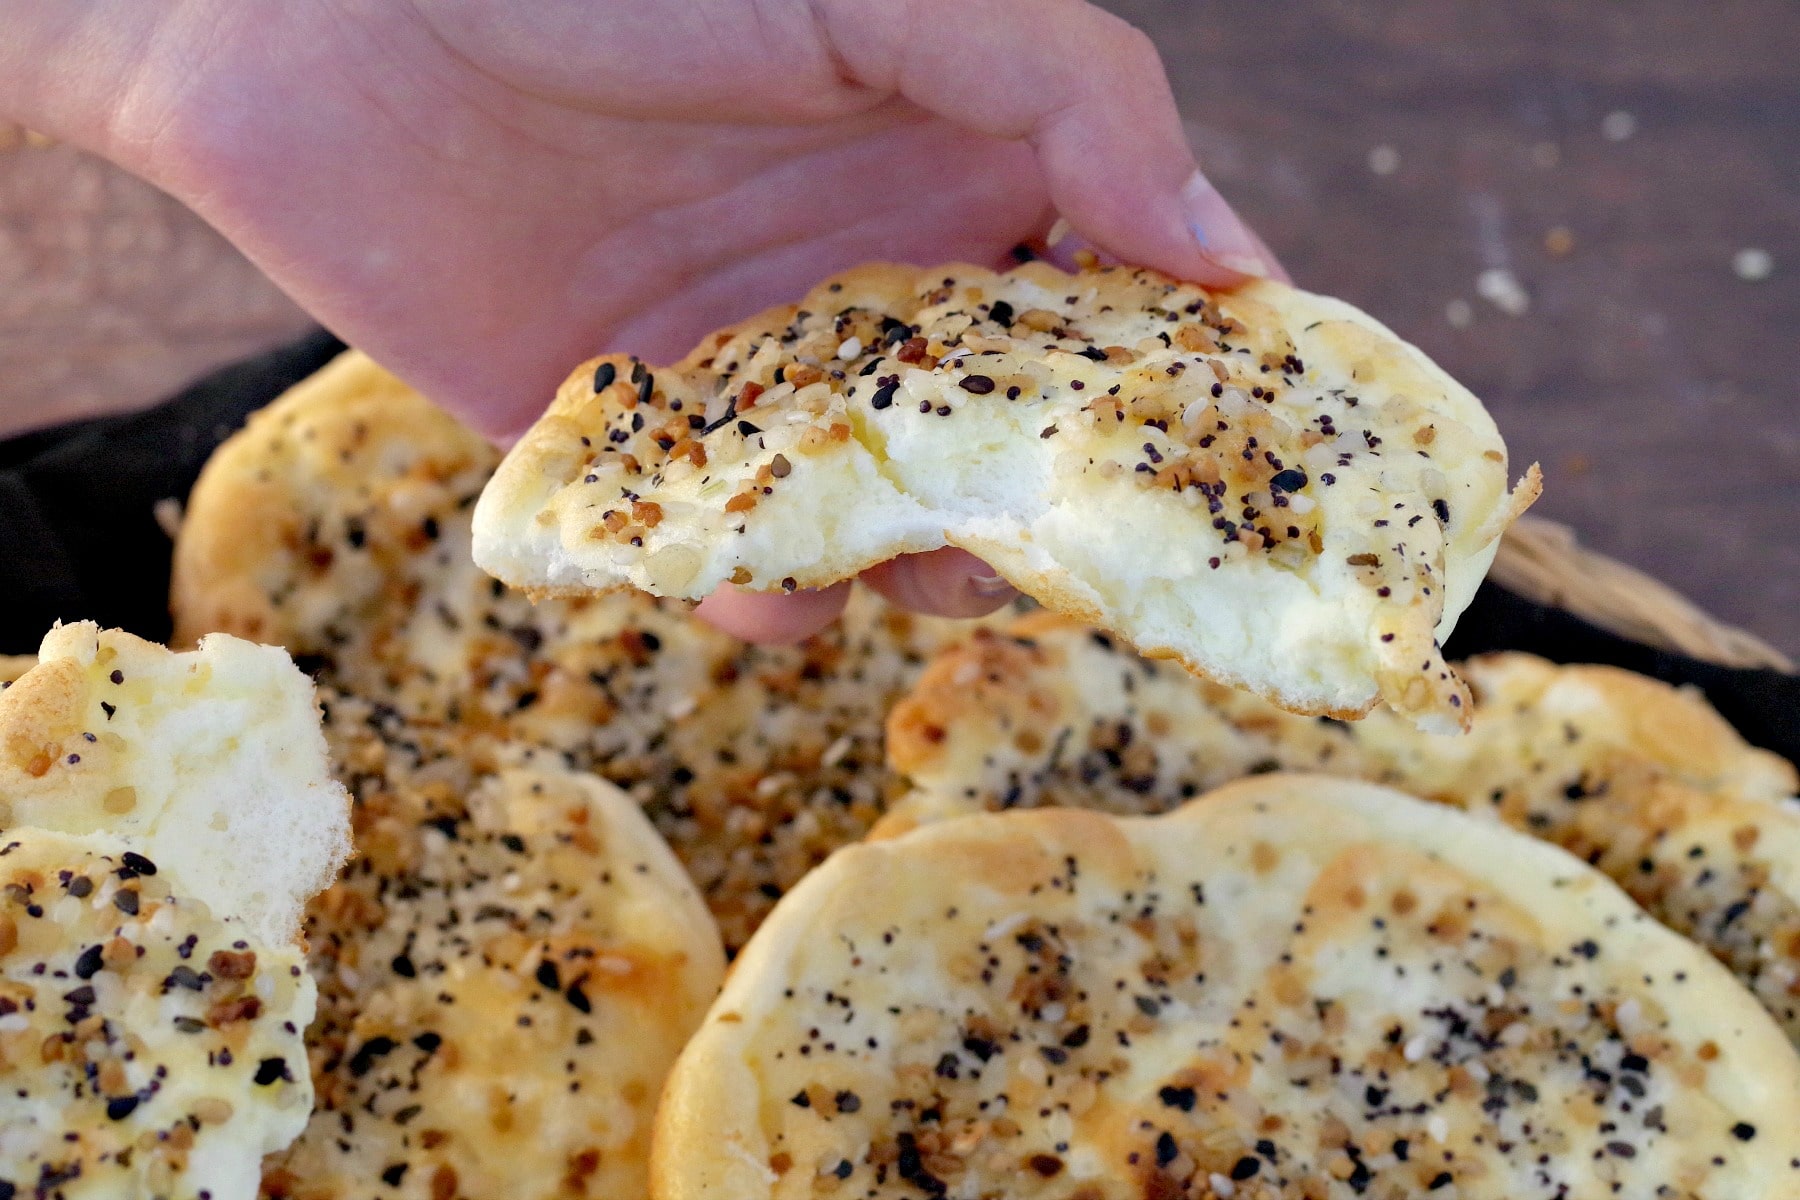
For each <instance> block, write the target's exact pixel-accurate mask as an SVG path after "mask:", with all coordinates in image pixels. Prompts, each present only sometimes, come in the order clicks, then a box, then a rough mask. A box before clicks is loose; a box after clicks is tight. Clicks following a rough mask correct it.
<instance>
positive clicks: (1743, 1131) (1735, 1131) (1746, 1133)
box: [1731, 1121, 1756, 1142]
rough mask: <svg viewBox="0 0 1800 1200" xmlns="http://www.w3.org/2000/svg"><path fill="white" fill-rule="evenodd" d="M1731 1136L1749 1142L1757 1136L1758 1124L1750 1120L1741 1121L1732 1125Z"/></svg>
mask: <svg viewBox="0 0 1800 1200" xmlns="http://www.w3.org/2000/svg"><path fill="white" fill-rule="evenodd" d="M1731 1136H1732V1137H1734V1138H1736V1139H1737V1140H1738V1141H1740V1142H1747V1141H1749V1140H1750V1139H1751V1138H1753V1137H1755V1136H1756V1126H1754V1125H1752V1124H1750V1123H1749V1122H1748V1121H1739V1122H1738V1123H1737V1124H1736V1125H1733V1126H1732V1127H1731Z"/></svg>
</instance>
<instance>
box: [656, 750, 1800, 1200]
mask: <svg viewBox="0 0 1800 1200" xmlns="http://www.w3.org/2000/svg"><path fill="white" fill-rule="evenodd" d="M1797 1109H1800V1056H1796V1053H1795V1051H1794V1050H1793V1048H1792V1047H1790V1046H1789V1045H1788V1043H1787V1041H1786V1040H1785V1038H1783V1036H1782V1034H1781V1032H1780V1030H1779V1029H1777V1028H1776V1027H1775V1025H1774V1023H1773V1022H1772V1021H1771V1020H1770V1019H1769V1017H1768V1016H1767V1014H1766V1013H1764V1012H1763V1011H1762V1010H1761V1009H1760V1008H1759V1007H1758V1006H1757V1004H1756V1003H1755V1001H1754V1000H1752V999H1751V998H1750V997H1749V996H1748V995H1747V994H1746V993H1745V992H1744V991H1743V989H1742V988H1740V987H1739V986H1738V985H1737V983H1736V982H1735V981H1734V980H1733V979H1732V978H1731V976H1730V975H1729V973H1727V972H1726V971H1725V970H1724V969H1723V968H1722V967H1720V966H1719V965H1718V964H1717V963H1715V962H1713V961H1712V960H1711V959H1710V958H1709V957H1707V956H1706V955H1705V954H1704V953H1703V952H1702V951H1700V950H1698V949H1697V948H1696V947H1694V946H1692V945H1691V944H1689V943H1688V942H1686V941H1685V940H1683V939H1682V938H1680V937H1677V936H1676V935H1675V934H1673V933H1670V932H1669V931H1668V930H1666V929H1664V928H1663V927H1662V926H1660V925H1658V924H1657V923H1656V922H1655V921H1654V920H1652V919H1651V918H1649V917H1648V916H1647V915H1645V914H1644V913H1643V912H1642V911H1640V910H1639V909H1638V908H1637V907H1636V906H1635V905H1633V904H1632V903H1631V902H1630V901H1629V900H1628V899H1627V898H1626V897H1625V896H1624V895H1623V894H1622V893H1621V892H1620V891H1619V890H1618V889H1617V888H1616V887H1614V886H1613V885H1612V884H1611V883H1610V882H1609V881H1608V880H1606V879H1605V878H1604V877H1603V876H1601V875H1600V874H1598V873H1597V872H1595V871H1592V870H1590V869H1588V868H1587V867H1585V866H1583V865H1582V864H1581V863H1579V862H1577V861H1576V860H1575V859H1573V858H1571V857H1570V856H1568V855H1566V854H1564V853H1563V852H1561V851H1559V850H1557V849H1555V848H1554V847H1550V846H1546V845H1544V844H1542V843H1540V842H1535V841H1532V840H1531V839H1529V838H1525V837H1523V836H1520V835H1518V834H1516V833H1513V832H1511V831H1509V830H1507V829H1504V828H1502V827H1500V826H1497V825H1494V824H1492V823H1485V822H1479V821H1475V820H1473V819H1471V818H1469V817H1468V816H1466V815H1464V814H1461V813H1457V812H1455V811H1452V810H1450V809H1447V808H1443V807H1441V806H1436V805H1430V804H1425V803H1422V802H1420V801H1417V800H1413V799H1410V798H1408V797H1405V796H1402V795H1399V794H1397V793H1393V792H1389V791H1386V790H1384V789H1379V788H1375V787H1372V786H1369V785H1366V784H1361V783H1355V782H1348V781H1339V780H1330V779H1325V778H1321V777H1306V776H1268V777H1263V778H1258V779H1253V780H1245V781H1240V782H1239V783H1236V784H1233V785H1230V786H1229V787H1227V788H1225V789H1223V790H1221V791H1219V792H1217V793H1215V794H1213V795H1211V796H1210V797H1208V798H1205V799H1202V800H1199V801H1196V802H1195V803H1192V804H1190V805H1188V806H1186V807H1184V808H1182V809H1179V810H1177V811H1175V812H1173V813H1171V814H1169V815H1166V816H1162V817H1157V818H1117V817H1111V816H1106V815H1103V814H1099V813H1092V812H1082V811H1077V810H1069V809H1044V810H1037V811H1032V812H1014V813H1004V814H996V815H984V816H976V817H970V818H967V819H965V820H959V821H949V822H944V823H941V824H937V825H933V826H930V827H928V828H924V829H920V830H917V831H915V832H913V833H911V834H908V835H906V836H904V837H900V838H896V839H893V840H890V841H884V842H873V843H868V844H866V845H861V846H857V847H852V848H850V849H847V850H845V851H842V852H840V853H839V854H838V855H836V856H834V857H833V858H832V860H831V861H830V862H829V863H827V864H826V865H825V866H824V867H822V868H821V869H820V870H818V871H817V872H815V873H814V874H813V875H811V876H810V877H808V879H807V880H806V881H805V882H804V883H803V884H801V886H800V887H798V888H796V889H795V890H794V891H793V892H792V893H790V894H789V896H788V897H787V898H786V899H785V900H784V901H783V902H782V903H781V905H780V906H779V907H778V908H777V910H776V912H775V914H774V915H773V916H772V917H771V918H770V919H769V920H768V921H767V922H766V923H765V924H764V925H763V927H762V928H761V929H760V930H759V931H758V933H757V935H756V937H755V938H754V939H753V940H752V942H751V944H750V946H749V947H748V948H747V949H746V950H745V952H744V953H743V955H742V956H741V957H740V958H739V960H738V962H737V964H736V966H735V967H734V969H733V972H732V974H731V977H730V979H729V980H728V982H727V984H726V987H725V990H724V992H723V993H722V995H721V996H720V999H719V1001H718V1002H717V1003H716V1004H715V1005H714V1007H713V1009H712V1011H711V1013H710V1014H709V1015H708V1017H707V1020H706V1024H705V1025H704V1026H703V1027H702V1029H701V1031H700V1032H699V1033H698V1034H697V1035H696V1036H695V1038H694V1040H693V1041H692V1042H690V1043H689V1045H688V1047H687V1049H686V1050H685V1051H684V1052H683V1054H682V1056H681V1059H680V1061H679V1062H678V1063H677V1065H676V1067H675V1070H674V1072H673V1074H672V1075H671V1077H670V1080H669V1083H668V1085H667V1089H666V1091H665V1093H664V1099H663V1105H662V1109H661V1111H660V1112H659V1114H658V1117H657V1129H656V1141H655V1148H654V1165H653V1174H652V1186H651V1195H652V1196H653V1197H654V1198H655V1200H701V1198H707V1197H720V1198H724V1197H729V1198H730V1200H756V1198H758V1197H799V1196H821V1197H824V1196H832V1197H842V1196H856V1197H863V1198H869V1200H873V1198H876V1197H896V1198H898V1197H905V1198H908V1200H916V1198H917V1197H920V1196H986V1195H1005V1196H1008V1197H1014V1198H1016V1200H1030V1198H1033V1197H1040V1196H1041V1197H1055V1198H1057V1200H1067V1198H1069V1197H1081V1198H1083V1200H1114V1198H1118V1200H1125V1198H1127V1197H1129V1198H1130V1200H1141V1198H1142V1197H1195V1198H1203V1197H1204V1198H1215V1197H1216V1198H1225V1197H1236V1198H1239V1200H1251V1198H1255V1200H1262V1198H1264V1197H1282V1198H1287V1197H1305V1198H1308V1200H1352V1198H1353V1197H1359V1196H1365V1197H1366V1196H1384V1197H1414V1196H1420V1197H1422V1196H1426V1195H1431V1196H1437V1195H1451V1196H1457V1197H1460V1198H1462V1200H1502V1198H1504V1200H1550V1198H1552V1197H1598V1196H1610V1195H1620V1196H1645V1197H1648V1196H1657V1195H1679V1196H1685V1197H1694V1198H1706V1200H1765V1198H1766V1200H1774V1198H1776V1197H1784V1196H1791V1195H1793V1194H1795V1190H1796V1188H1797V1187H1800V1133H1797V1132H1796V1130H1800V1111H1797Z"/></svg>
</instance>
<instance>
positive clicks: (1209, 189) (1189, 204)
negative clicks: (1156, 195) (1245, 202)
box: [1181, 171, 1269, 276]
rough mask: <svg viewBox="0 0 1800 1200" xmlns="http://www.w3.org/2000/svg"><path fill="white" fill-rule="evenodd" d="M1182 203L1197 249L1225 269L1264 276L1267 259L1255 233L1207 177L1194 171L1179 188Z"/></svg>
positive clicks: (1267, 268) (1266, 268)
mask: <svg viewBox="0 0 1800 1200" xmlns="http://www.w3.org/2000/svg"><path fill="white" fill-rule="evenodd" d="M1181 205H1182V209H1183V210H1184V211H1185V213H1186V215H1187V223H1188V229H1189V230H1190V231H1191V232H1192V233H1193V235H1194V240H1195V241H1197V242H1199V243H1200V252H1201V253H1202V254H1204V255H1206V257H1208V258H1210V259H1212V260H1213V261H1214V262H1215V263H1217V264H1219V265H1220V266H1221V267H1224V268H1225V269H1226V270H1228V271H1236V272H1238V273H1239V274H1241V275H1256V276H1265V275H1267V274H1268V273H1269V264H1268V261H1267V260H1266V259H1265V258H1264V257H1263V254H1262V250H1261V247H1260V246H1258V244H1257V241H1256V236H1255V235H1254V234H1252V233H1251V232H1250V229H1249V227H1248V226H1246V225H1245V224H1244V222H1243V219H1242V218H1240V217H1239V216H1238V215H1237V213H1235V212H1233V211H1232V209H1231V205H1229V204H1227V203H1226V202H1225V197H1223V196H1221V195H1219V189H1217V188H1215V187H1214V186H1213V185H1212V184H1211V183H1210V182H1208V180H1207V178H1206V176H1204V175H1202V174H1201V173H1200V172H1198V171H1195V172H1194V173H1193V175H1191V176H1190V177H1189V178H1188V181H1187V185H1186V186H1185V187H1183V188H1182V189H1181Z"/></svg>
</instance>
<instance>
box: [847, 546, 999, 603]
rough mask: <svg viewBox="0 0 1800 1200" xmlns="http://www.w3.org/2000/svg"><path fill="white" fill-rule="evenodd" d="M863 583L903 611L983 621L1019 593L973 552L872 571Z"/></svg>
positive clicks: (949, 551) (914, 557)
mask: <svg viewBox="0 0 1800 1200" xmlns="http://www.w3.org/2000/svg"><path fill="white" fill-rule="evenodd" d="M862 579H863V582H864V583H866V584H868V585H869V586H870V587H872V588H874V589H875V590H876V591H878V592H880V593H881V594H882V595H883V596H885V597H887V599H889V600H891V601H893V602H894V603H895V604H898V605H899V606H900V607H902V608H910V609H912V610H913V611H914V612H922V613H929V614H931V615H933V616H939V617H982V616H986V615H987V614H988V613H991V612H993V611H994V610H995V609H997V608H999V607H1000V606H1001V605H1003V604H1006V603H1008V602H1009V601H1011V600H1012V599H1013V598H1014V597H1015V596H1017V595H1018V594H1019V593H1018V592H1017V591H1015V590H1014V589H1013V586H1012V585H1011V584H1010V583H1008V582H1006V580H1004V579H1002V578H1000V576H998V575H996V574H995V573H994V569H993V568H992V567H990V566H988V565H987V564H986V563H984V562H982V561H981V560H980V559H979V558H976V557H975V556H974V555H973V554H970V553H969V552H968V551H967V550H958V549H956V548H955V547H953V546H952V547H946V548H944V549H942V550H933V551H931V552H929V553H927V554H907V555H903V556H901V557H900V558H896V559H892V560H890V561H888V562H884V563H882V564H880V565H879V566H875V567H871V568H870V569H869V570H867V571H864V572H863V574H862Z"/></svg>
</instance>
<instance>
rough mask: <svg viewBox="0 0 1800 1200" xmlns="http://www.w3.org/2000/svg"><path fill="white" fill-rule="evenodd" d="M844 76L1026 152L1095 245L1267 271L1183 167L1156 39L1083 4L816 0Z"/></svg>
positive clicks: (1239, 273)
mask: <svg viewBox="0 0 1800 1200" xmlns="http://www.w3.org/2000/svg"><path fill="white" fill-rule="evenodd" d="M814 8H815V10H816V11H817V12H818V13H819V14H820V19H821V21H822V22H823V24H824V26H825V32H826V35H827V37H828V38H829V39H830V40H831V42H832V46H833V49H834V50H835V52H836V53H837V54H838V56H839V57H840V58H841V60H842V61H843V63H844V65H845V67H846V69H847V70H848V72H849V73H850V74H851V75H852V76H853V77H854V78H856V79H857V80H858V81H859V82H861V83H863V84H865V85H867V86H869V87H874V88H885V89H892V90H894V91H897V92H899V93H900V94H902V95H904V96H905V97H907V98H908V99H910V100H912V101H913V102H914V103H916V104H919V105H920V106H922V107H924V108H927V109H930V110H931V111H933V112H935V113H938V114H940V115H941V116H944V117H947V118H950V119H952V120H955V121H957V122H959V123H961V124H965V125H968V126H970V127H972V128H975V129H978V130H980V131H981V132H983V133H987V134H990V135H993V136H996V137H1006V138H1022V139H1024V140H1026V141H1028V142H1029V143H1030V144H1031V145H1032V146H1033V148H1034V149H1035V150H1036V151H1037V154H1038V157H1039V160H1040V163H1041V166H1042V169H1043V171H1044V175H1045V178H1046V181H1047V182H1048V184H1049V188H1050V196H1051V200H1052V202H1053V203H1054V204H1055V206H1056V209H1057V211H1059V212H1061V213H1062V214H1063V215H1064V216H1065V217H1067V218H1068V219H1069V221H1070V223H1071V224H1073V225H1074V226H1075V228H1077V229H1078V230H1080V231H1081V232H1082V233H1083V234H1084V235H1085V236H1086V237H1087V238H1089V239H1090V240H1091V241H1093V242H1094V243H1095V244H1096V245H1097V246H1099V247H1101V248H1104V249H1105V250H1107V251H1109V252H1110V253H1112V254H1115V255H1117V256H1118V257H1120V258H1122V259H1124V260H1126V261H1130V262H1137V263H1143V264H1145V265H1147V266H1153V267H1158V268H1161V269H1162V270H1165V271H1168V272H1169V273H1171V274H1174V275H1178V276H1181V277H1184V278H1189V279H1194V280H1197V281H1199V282H1201V283H1207V284H1214V285H1230V284H1234V283H1239V282H1242V280H1243V279H1244V278H1245V277H1246V276H1250V275H1267V274H1271V273H1273V272H1275V271H1278V270H1279V268H1278V267H1276V266H1275V265H1274V264H1273V263H1272V262H1271V261H1270V259H1269V256H1268V254H1267V251H1266V249H1265V248H1264V246H1263V245H1262V243H1261V241H1260V240H1259V239H1258V238H1257V237H1256V235H1255V234H1254V233H1253V232H1251V230H1250V229H1249V227H1248V226H1247V225H1246V224H1245V223H1244V222H1243V220H1242V219H1241V218H1239V217H1238V215H1237V214H1236V213H1235V212H1234V211H1233V210H1232V208H1231V206H1230V205H1229V204H1228V203H1227V202H1226V201H1225V199H1224V197H1223V196H1221V195H1220V194H1219V192H1218V190H1217V189H1216V188H1214V187H1213V186H1212V184H1211V183H1210V182H1208V181H1207V179H1206V177H1205V176H1204V175H1203V174H1201V173H1200V171H1199V170H1198V169H1197V167H1196V166H1195V163H1194V158H1193V153H1192V151H1191V150H1190V149H1189V148H1188V145H1187V140H1186V138H1185V137H1184V136H1183V134H1182V129H1181V119H1180V117H1179V116H1178V115H1177V113H1176V110H1175V101H1174V97H1173V96H1172V95H1171V94H1170V92H1169V83H1168V78H1167V76H1166V75H1165V74H1164V72H1163V67H1162V61H1161V59H1159V58H1158V57H1157V53H1156V49H1155V47H1154V46H1153V45H1152V44H1151V43H1150V40H1149V39H1148V38H1146V37H1145V36H1144V35H1143V34H1142V33H1140V32H1139V31H1138V30H1136V29H1134V28H1132V27H1131V26H1130V25H1128V24H1126V23H1125V22H1124V21H1122V20H1120V19H1119V18H1117V17H1114V16H1112V15H1111V14H1109V13H1105V12H1102V11H1101V10H1100V9H1097V8H1095V7H1093V6H1092V5H1090V4H1087V3H1084V2H1082V0H910V3H907V4H904V5H872V4H866V3H860V2H858V0H816V3H815V4H814Z"/></svg>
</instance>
